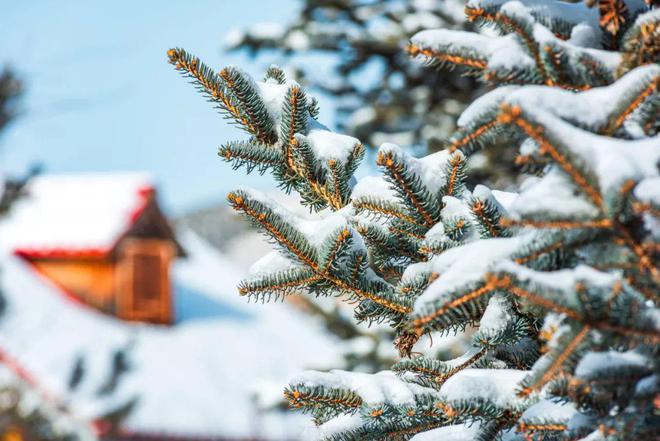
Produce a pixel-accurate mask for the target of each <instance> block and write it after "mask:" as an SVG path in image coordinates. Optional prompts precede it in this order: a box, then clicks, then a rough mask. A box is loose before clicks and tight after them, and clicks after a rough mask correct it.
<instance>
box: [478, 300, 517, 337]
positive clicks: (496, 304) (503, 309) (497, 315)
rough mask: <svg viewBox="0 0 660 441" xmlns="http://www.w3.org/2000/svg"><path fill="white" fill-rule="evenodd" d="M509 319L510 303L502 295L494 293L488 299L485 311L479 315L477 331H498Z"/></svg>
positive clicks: (510, 317) (510, 314)
mask: <svg viewBox="0 0 660 441" xmlns="http://www.w3.org/2000/svg"><path fill="white" fill-rule="evenodd" d="M511 319H512V310H511V305H510V304H509V302H508V301H507V300H506V298H505V297H504V296H502V295H500V294H495V295H494V296H493V297H491V298H490V300H489V301H488V306H487V307H486V311H485V312H484V314H483V315H482V316H481V320H480V321H479V331H486V332H488V331H499V330H500V329H502V328H504V327H506V326H507V324H508V323H509V322H510V321H511Z"/></svg>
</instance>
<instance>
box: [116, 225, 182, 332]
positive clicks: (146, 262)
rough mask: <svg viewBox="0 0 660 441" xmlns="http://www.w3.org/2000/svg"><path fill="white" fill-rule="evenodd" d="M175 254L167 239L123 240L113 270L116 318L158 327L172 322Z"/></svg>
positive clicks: (173, 245)
mask: <svg viewBox="0 0 660 441" xmlns="http://www.w3.org/2000/svg"><path fill="white" fill-rule="evenodd" d="M176 251H177V250H176V245H175V243H174V242H173V241H171V240H168V239H146V238H140V237H127V238H125V239H124V240H122V242H121V243H120V244H119V246H118V260H117V269H116V281H117V282H116V283H117V285H116V286H117V311H116V315H117V317H120V318H122V319H124V320H130V321H141V322H151V323H158V324H171V323H172V322H173V321H174V311H173V299H172V288H171V284H170V266H171V263H172V259H173V258H174V257H175V256H176Z"/></svg>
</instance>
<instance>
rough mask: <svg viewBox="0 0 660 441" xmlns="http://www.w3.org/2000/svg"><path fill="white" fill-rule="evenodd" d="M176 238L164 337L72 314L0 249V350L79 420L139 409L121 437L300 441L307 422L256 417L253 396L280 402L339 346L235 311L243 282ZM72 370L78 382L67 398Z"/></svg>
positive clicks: (262, 313)
mask: <svg viewBox="0 0 660 441" xmlns="http://www.w3.org/2000/svg"><path fill="white" fill-rule="evenodd" d="M0 229H1V228H0ZM179 237H180V239H181V242H182V244H183V246H184V248H185V249H186V251H187V252H188V254H189V257H188V258H187V259H182V260H180V261H179V262H177V263H176V264H175V266H174V268H173V285H174V286H175V292H176V297H177V298H176V299H175V301H176V305H177V308H178V309H179V312H180V313H181V314H180V315H179V317H180V322H179V323H177V325H176V326H173V327H158V326H150V325H139V324H128V323H125V322H121V321H118V320H115V319H113V318H111V317H108V316H105V315H102V314H100V313H97V312H95V311H93V310H91V309H89V308H87V307H84V306H80V305H77V304H74V303H73V302H71V301H70V300H67V299H66V298H65V297H64V296H62V295H61V294H60V293H59V292H58V289H57V288H56V287H55V286H54V285H52V284H51V283H50V282H48V281H46V280H44V279H43V278H41V277H40V276H38V275H37V274H36V273H35V272H34V271H33V270H32V269H31V268H30V267H29V264H27V263H25V262H24V261H23V260H21V259H20V258H18V257H15V256H13V255H12V254H11V253H9V252H8V250H7V249H4V250H3V251H2V253H1V255H0V268H2V271H1V272H0V277H1V282H0V284H1V285H2V286H3V289H4V293H5V297H6V301H7V305H6V309H5V313H4V314H3V315H2V316H1V317H0V348H2V349H3V350H5V351H6V352H7V353H8V354H10V355H11V356H12V357H13V358H14V359H16V361H17V362H18V363H20V364H21V365H22V366H23V367H24V369H26V370H27V371H28V372H30V373H31V374H32V375H33V376H34V377H35V378H36V379H37V380H38V382H39V384H40V386H41V387H42V388H43V389H44V390H45V391H47V392H48V393H49V394H51V395H52V396H54V397H56V398H57V399H61V400H64V401H65V402H68V404H69V405H70V407H71V408H72V410H73V412H75V413H77V414H79V415H81V416H86V417H97V416H99V415H101V414H103V413H104V412H105V411H107V410H110V409H113V408H116V407H117V406H118V405H120V404H122V403H126V402H127V401H128V400H130V399H131V398H133V397H138V398H139V401H138V403H137V406H136V408H135V409H134V410H133V412H132V413H131V414H129V416H128V417H127V419H126V420H125V424H124V425H125V427H126V428H127V429H128V430H131V431H136V432H144V433H161V434H162V433H164V434H172V435H176V434H179V435H186V436H191V435H197V436H216V437H217V436H231V437H248V436H258V435H261V436H263V437H267V438H268V439H281V438H288V439H296V438H298V437H300V436H301V433H304V429H303V428H304V427H306V426H308V425H309V424H310V423H308V422H307V421H308V419H307V418H305V417H304V416H302V415H298V414H294V413H293V412H286V414H281V413H278V414H268V413H267V414H263V413H258V411H257V406H256V405H255V404H254V403H255V402H256V400H257V397H256V396H255V394H254V393H255V390H259V391H262V390H279V391H281V390H282V389H283V387H284V386H285V385H286V382H287V379H288V378H290V377H291V376H292V375H293V374H295V373H297V372H300V371H301V370H303V369H306V368H319V369H327V368H329V367H330V366H332V365H336V364H337V363H338V362H339V361H338V360H336V355H335V354H339V353H341V351H340V350H339V349H338V346H339V344H338V342H336V341H335V340H332V339H331V338H329V337H328V336H327V335H325V334H324V333H323V332H322V331H321V329H320V324H318V323H317V322H315V321H313V320H312V319H311V318H309V317H307V316H305V315H303V314H302V313H298V312H296V311H295V310H293V309H292V308H291V307H290V306H288V305H286V304H268V305H261V304H256V305H255V304H250V305H248V304H246V300H245V299H244V298H241V297H239V296H238V293H237V291H236V288H235V286H236V284H237V283H238V280H239V279H240V278H241V276H242V275H243V274H244V270H243V269H242V268H240V267H237V266H235V265H234V264H232V262H231V261H229V260H228V259H227V258H226V257H225V256H223V255H220V254H219V253H217V252H216V251H214V250H213V249H211V247H210V246H208V245H207V244H206V243H205V242H204V241H202V240H201V239H199V238H198V237H196V236H195V235H194V234H193V233H189V232H184V233H182V234H181V235H180V236H179ZM2 247H3V248H4V247H5V245H4V244H3V245H2ZM120 349H125V351H126V353H127V358H128V361H129V365H130V369H129V371H128V372H127V373H125V374H124V375H123V376H121V377H120V380H119V384H118V386H117V387H116V389H115V390H113V391H112V392H110V393H108V394H105V395H104V394H101V393H99V390H100V389H101V388H102V386H103V385H104V384H106V383H107V381H108V378H109V376H110V372H111V366H112V358H113V356H114V354H115V352H116V351H117V350H120ZM78 358H81V359H82V360H83V367H84V369H83V371H84V372H83V376H82V379H81V381H80V384H79V385H78V386H77V387H76V388H75V389H74V390H72V391H71V390H68V386H67V385H68V383H69V379H70V377H71V372H72V371H73V367H74V365H75V363H76V360H77V359H78ZM265 385H267V387H266V386H265ZM268 399H271V400H272V397H270V398H268V397H259V401H260V402H263V401H264V400H268Z"/></svg>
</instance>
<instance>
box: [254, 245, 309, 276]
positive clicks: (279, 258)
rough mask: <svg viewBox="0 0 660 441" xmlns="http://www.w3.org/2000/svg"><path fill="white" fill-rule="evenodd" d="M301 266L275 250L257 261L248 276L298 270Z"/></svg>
mask: <svg viewBox="0 0 660 441" xmlns="http://www.w3.org/2000/svg"><path fill="white" fill-rule="evenodd" d="M301 266H302V265H301V264H300V263H298V262H296V261H295V260H292V259H288V258H286V257H284V256H283V255H282V253H280V252H279V251H277V250H273V251H271V252H269V253H268V254H266V255H264V256H263V257H262V258H260V259H259V260H257V261H256V262H254V263H253V264H252V266H251V267H250V272H249V275H250V276H260V275H265V274H271V273H274V272H280V271H285V270H288V269H292V268H299V267H301Z"/></svg>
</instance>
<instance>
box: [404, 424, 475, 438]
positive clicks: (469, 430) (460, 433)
mask: <svg viewBox="0 0 660 441" xmlns="http://www.w3.org/2000/svg"><path fill="white" fill-rule="evenodd" d="M480 427H481V425H480V424H479V423H476V422H475V423H474V424H471V425H469V426H468V425H467V424H456V425H453V426H445V427H438V428H437V429H433V430H429V431H428V432H422V433H420V434H418V435H415V436H413V437H412V438H410V441H473V440H475V439H477V437H478V436H479V429H480Z"/></svg>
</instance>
